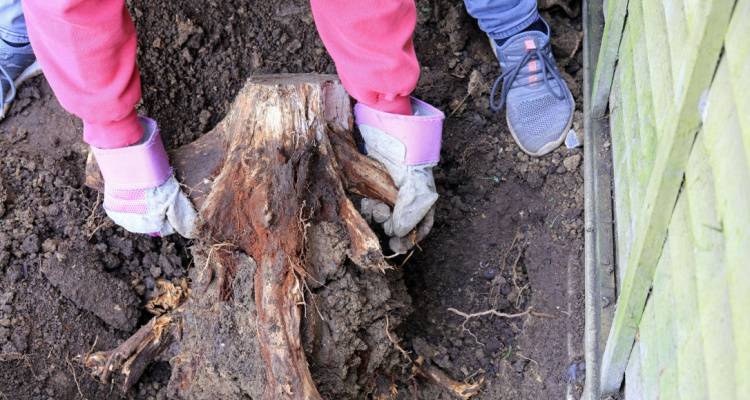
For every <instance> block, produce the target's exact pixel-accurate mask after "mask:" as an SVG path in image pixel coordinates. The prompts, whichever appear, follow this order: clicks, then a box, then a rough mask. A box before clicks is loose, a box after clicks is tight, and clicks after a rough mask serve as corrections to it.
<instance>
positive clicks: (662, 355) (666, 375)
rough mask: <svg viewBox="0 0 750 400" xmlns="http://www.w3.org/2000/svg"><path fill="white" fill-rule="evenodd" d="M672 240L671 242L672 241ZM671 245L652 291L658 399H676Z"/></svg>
mask: <svg viewBox="0 0 750 400" xmlns="http://www.w3.org/2000/svg"><path fill="white" fill-rule="evenodd" d="M670 240H671V239H670ZM669 247H670V246H667V247H666V248H665V250H664V251H663V252H662V255H661V258H660V259H659V264H658V265H657V266H656V271H655V272H654V285H653V289H652V290H651V300H650V301H651V302H652V303H653V308H654V317H655V318H656V321H655V323H654V325H655V326H656V338H655V339H654V342H655V350H656V352H657V358H658V360H659V364H658V368H657V378H656V379H658V381H659V394H658V396H657V398H661V399H676V398H678V393H677V361H676V346H675V329H678V328H679V327H675V326H674V325H675V324H674V307H675V304H674V295H673V291H672V274H673V269H672V264H673V259H674V258H673V257H672V256H671V254H670V251H669Z"/></svg>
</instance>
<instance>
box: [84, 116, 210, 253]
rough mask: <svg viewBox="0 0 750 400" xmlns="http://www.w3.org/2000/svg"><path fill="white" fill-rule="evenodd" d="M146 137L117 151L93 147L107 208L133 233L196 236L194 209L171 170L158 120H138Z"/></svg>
mask: <svg viewBox="0 0 750 400" xmlns="http://www.w3.org/2000/svg"><path fill="white" fill-rule="evenodd" d="M140 121H141V125H143V128H144V133H143V139H142V140H141V141H140V142H138V143H136V144H134V145H131V146H128V147H123V148H119V149H98V148H95V147H92V148H91V150H92V152H93V153H94V157H95V158H96V162H97V164H98V165H99V169H100V170H101V173H102V177H103V178H104V211H105V212H106V213H107V215H108V216H109V217H110V218H111V219H112V221H114V222H115V223H116V224H117V225H120V226H121V227H123V228H125V229H126V230H128V231H130V232H134V233H145V234H150V235H152V236H166V235H170V234H172V233H174V232H175V231H177V232H178V233H179V234H180V235H182V236H184V237H187V238H192V237H193V229H194V227H195V221H196V218H197V215H196V212H195V209H194V208H193V205H192V204H191V203H190V200H189V199H188V198H187V196H185V194H184V193H183V192H182V190H181V189H180V184H179V183H178V182H177V180H176V179H175V178H174V175H173V174H172V168H171V167H170V166H169V160H168V158H167V152H166V151H165V150H164V145H163V144H162V141H161V136H160V135H159V128H158V127H157V125H156V121H154V120H152V119H149V118H144V117H141V118H140Z"/></svg>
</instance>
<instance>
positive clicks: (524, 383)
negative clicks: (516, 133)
mask: <svg viewBox="0 0 750 400" xmlns="http://www.w3.org/2000/svg"><path fill="white" fill-rule="evenodd" d="M251 3H257V4H251ZM547 3H550V2H547ZM552 3H554V2H552ZM566 3H567V2H566ZM418 9H419V16H418V28H417V32H416V47H417V52H418V54H419V57H420V61H421V62H422V77H421V80H420V82H419V85H418V87H417V91H416V95H417V96H418V97H420V98H423V99H425V100H427V101H429V102H431V103H432V104H435V105H436V106H438V107H440V108H441V109H443V110H444V111H446V115H450V116H449V118H448V119H447V121H446V131H445V138H444V147H443V158H442V163H441V166H440V167H439V168H438V169H437V171H436V180H437V184H438V190H439V191H440V194H441V196H442V197H441V200H440V201H439V203H438V204H439V206H438V212H437V215H436V226H435V229H434V230H433V232H432V234H431V236H430V237H429V238H428V240H427V241H426V242H425V243H424V245H423V246H422V251H419V252H416V253H415V254H414V255H413V257H411V258H409V259H408V260H406V262H405V264H404V265H403V267H402V270H403V279H404V280H405V282H406V285H407V287H408V291H409V296H410V297H411V302H412V306H413V310H415V311H414V312H412V313H411V314H410V315H406V316H403V317H404V318H403V320H404V322H403V323H402V324H401V325H400V326H398V327H397V328H396V329H395V331H396V333H397V334H398V336H399V337H401V338H402V344H403V346H404V347H405V348H406V350H407V351H410V352H413V351H414V348H415V347H417V348H418V350H419V351H420V353H423V354H424V353H429V354H428V356H429V357H430V359H431V360H432V362H433V363H434V364H435V365H437V366H439V367H440V368H442V369H443V370H444V371H446V372H447V373H448V374H449V375H451V376H452V377H453V378H455V379H457V380H460V381H467V382H475V381H478V380H479V379H481V378H482V377H484V383H483V385H482V392H481V394H480V395H479V396H478V397H477V398H480V399H560V398H564V397H565V396H566V395H567V394H571V395H572V394H575V393H576V392H578V391H579V390H580V384H581V383H582V377H583V374H584V366H583V364H582V363H581V360H582V355H583V353H582V344H581V343H582V335H583V287H582V281H583V255H582V250H583V189H582V174H581V171H582V167H581V156H582V153H581V151H580V150H569V149H566V148H564V147H563V148H561V149H559V150H557V151H555V152H554V153H553V154H551V155H549V156H546V157H543V158H541V159H533V158H529V157H527V156H526V155H524V154H523V153H521V152H520V151H519V150H518V148H517V147H516V146H515V144H514V143H513V141H512V139H511V137H510V135H509V133H508V132H507V128H506V127H505V123H504V118H503V116H502V115H500V114H493V113H491V112H489V110H488V101H487V88H488V86H489V84H490V83H491V79H493V78H494V77H495V76H496V75H497V74H498V72H499V71H498V67H497V65H496V62H495V60H494V58H493V56H492V53H491V51H490V49H489V48H488V45H487V40H486V38H485V37H484V36H483V35H482V33H481V32H480V31H479V30H478V29H477V28H476V25H475V23H474V21H473V20H472V19H471V18H470V17H468V16H467V15H466V13H465V11H464V10H463V5H462V4H461V2H450V1H447V0H435V1H418ZM131 11H132V13H133V15H134V18H135V20H136V24H137V27H138V32H139V35H140V36H139V44H140V50H139V51H140V52H139V64H140V67H141V71H142V74H143V87H144V89H143V92H144V100H143V102H142V104H141V106H140V107H141V111H142V112H144V113H147V114H149V115H150V116H152V117H154V118H156V119H157V120H159V121H160V124H161V126H162V129H163V132H164V136H165V137H166V141H167V143H168V146H177V145H181V144H185V143H187V142H190V141H192V140H194V139H195V138H196V137H198V136H199V135H200V134H201V133H203V132H206V131H207V130H209V129H210V128H211V127H212V126H213V125H214V124H215V123H217V122H218V121H219V120H220V119H221V118H222V117H223V115H224V113H225V112H226V109H227V107H228V105H229V103H230V102H231V100H232V98H233V96H234V94H235V92H236V91H237V90H238V89H239V88H240V86H241V85H242V84H243V83H244V81H245V78H246V77H247V76H249V75H250V74H255V73H271V72H274V73H275V72H335V70H334V67H333V63H332V62H331V61H330V59H329V57H328V56H327V54H326V52H325V50H324V48H323V46H322V43H321V42H320V40H319V39H318V37H317V34H316V32H315V27H314V24H313V22H312V18H311V16H310V13H309V7H308V5H307V3H306V2H305V1H302V0H296V1H284V2H249V1H239V0H234V1H224V2H216V1H208V2H206V1H196V0H183V1H162V0H159V1H145V0H134V1H133V2H132V3H131ZM546 15H547V18H548V21H550V22H551V25H552V27H553V30H554V32H555V36H554V38H553V45H554V50H555V54H556V56H557V58H558V60H559V62H560V64H561V65H562V66H563V69H564V71H565V72H566V74H565V75H566V79H567V80H568V82H569V84H570V86H571V90H572V91H573V94H574V96H576V98H577V99H581V89H580V88H581V85H580V76H581V74H580V69H581V54H580V52H579V51H578V47H579V42H580V38H581V35H580V18H577V17H573V18H571V17H569V16H568V15H567V14H566V13H565V12H564V11H563V9H561V8H559V7H553V8H551V9H550V10H549V12H548V13H547V14H546ZM579 105H580V100H579ZM579 108H580V107H579ZM578 120H580V119H578ZM576 129H577V130H578V131H579V133H580V131H581V127H580V126H576ZM0 130H1V131H2V132H1V134H0V398H9V399H74V398H80V397H85V398H88V399H104V398H108V399H109V398H114V399H116V398H122V397H130V398H136V399H162V398H166V397H167V393H168V391H167V385H166V384H167V381H168V380H169V376H170V373H171V371H170V365H169V364H168V363H167V362H159V363H157V364H155V365H153V366H152V367H151V368H150V369H149V370H148V371H147V373H146V375H145V376H144V378H143V379H142V380H141V382H140V383H139V384H138V386H137V387H136V388H135V389H134V390H133V392H132V393H130V394H128V395H127V396H124V395H122V394H121V392H120V391H119V389H118V388H117V387H111V386H108V385H102V384H100V383H98V382H96V381H94V380H93V379H92V378H91V377H89V376H88V375H87V373H86V372H85V371H84V370H83V369H82V367H81V365H80V362H79V361H78V360H77V359H76V358H75V357H76V355H80V354H85V353H87V352H89V351H91V350H92V349H97V350H101V349H108V348H112V347H113V346H115V345H116V344H117V343H119V342H120V341H121V340H123V339H124V338H126V337H128V336H129V334H131V333H132V332H133V331H134V329H135V328H136V327H137V326H138V325H140V324H141V323H143V322H144V321H145V320H146V318H147V315H146V314H145V312H144V311H143V308H142V305H143V304H144V303H145V301H147V299H148V298H149V296H150V295H152V294H153V287H154V281H155V279H156V278H166V279H177V278H181V277H183V276H186V275H187V274H188V270H189V269H190V268H191V267H192V259H191V257H190V255H189V251H188V250H187V247H188V246H189V245H190V243H188V242H187V241H184V240H182V239H180V238H177V237H170V238H166V239H152V238H146V237H142V236H138V235H132V234H129V233H127V232H125V231H123V230H122V229H120V228H118V227H115V226H113V225H112V224H111V223H110V222H109V221H108V220H107V219H106V217H105V216H104V214H103V212H102V211H101V207H100V199H99V197H98V196H97V194H96V193H94V192H92V191H91V190H89V189H86V188H84V187H83V186H82V179H81V178H82V175H83V163H84V160H85V154H86V147H85V146H84V145H83V144H82V143H80V139H79V138H80V124H79V123H78V122H77V121H76V120H75V118H73V117H71V116H69V115H67V114H66V113H65V112H64V111H62V110H61V109H60V107H59V105H58V104H57V102H56V101H55V100H54V97H53V95H52V93H51V91H50V89H49V87H48V85H47V84H46V82H45V81H44V80H43V78H38V79H36V80H34V81H33V82H32V83H31V84H29V85H26V86H25V87H24V88H23V89H22V91H21V93H20V95H19V100H18V101H17V102H16V104H15V106H14V107H13V109H12V115H11V117H9V118H8V119H7V120H6V121H5V122H3V123H2V124H0ZM402 261H404V260H398V262H402ZM238 279H239V278H238ZM388 279H391V280H393V279H402V277H401V274H400V273H396V274H394V275H390V276H389V277H388ZM448 308H454V309H457V310H459V311H462V312H467V313H472V312H480V311H484V310H487V309H496V310H498V311H500V312H505V313H518V312H523V311H525V310H527V309H529V308H532V310H533V311H534V312H536V314H535V315H533V316H526V317H522V318H514V319H506V318H499V317H493V316H483V317H479V318H475V319H472V320H471V321H470V322H468V323H467V324H466V325H465V327H466V328H468V330H463V329H462V322H463V318H462V317H459V316H458V315H456V314H454V313H452V312H450V311H448ZM183 350H184V349H183ZM342 351H343V350H342ZM347 351H348V350H347ZM412 355H413V354H412ZM316 376H317V377H321V378H320V379H328V378H325V374H318V375H316ZM399 389H400V395H399V397H400V398H405V399H411V398H420V399H443V398H444V399H448V398H451V397H450V396H449V395H448V394H447V393H445V392H443V391H442V390H441V389H439V388H437V387H435V386H432V385H430V384H429V383H427V382H426V381H424V380H422V379H419V378H418V379H416V380H415V381H413V382H411V383H409V382H406V383H404V384H402V385H401V386H400V387H399ZM568 391H571V393H568Z"/></svg>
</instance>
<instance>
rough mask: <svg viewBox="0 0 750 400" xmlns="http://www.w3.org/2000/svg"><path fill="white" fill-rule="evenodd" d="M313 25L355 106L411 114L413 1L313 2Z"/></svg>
mask: <svg viewBox="0 0 750 400" xmlns="http://www.w3.org/2000/svg"><path fill="white" fill-rule="evenodd" d="M310 3H311V5H312V11H313V16H314V17H315V24H316V26H317V28H318V33H319V34H320V37H321V39H322V40H323V43H324V44H325V46H326V49H328V53H330V54H331V57H332V58H333V61H334V62H335V63H336V69H337V71H338V74H339V77H340V78H341V82H342V83H343V84H344V87H345V88H346V90H347V91H348V92H349V94H350V95H351V96H352V97H354V98H355V99H357V100H358V101H359V102H361V103H363V104H365V105H367V106H370V107H372V108H375V109H377V110H380V111H384V112H389V113H397V114H411V105H410V103H409V95H410V94H411V92H412V91H413V90H414V87H415V86H416V85H417V80H418V79H419V62H418V61H417V56H416V54H415V53H414V44H413V43H412V34H413V33H414V27H415V25H416V21H417V16H416V6H415V4H414V0H311V1H310Z"/></svg>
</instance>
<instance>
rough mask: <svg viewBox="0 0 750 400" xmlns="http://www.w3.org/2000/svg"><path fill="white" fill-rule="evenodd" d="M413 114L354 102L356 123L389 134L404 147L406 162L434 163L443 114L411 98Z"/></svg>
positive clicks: (437, 150) (438, 152)
mask: <svg viewBox="0 0 750 400" xmlns="http://www.w3.org/2000/svg"><path fill="white" fill-rule="evenodd" d="M411 106H412V109H413V110H414V115H399V114H389V113H386V112H383V111H378V110H376V109H374V108H372V107H368V106H366V105H364V104H362V103H357V105H355V106H354V118H355V121H356V123H357V125H368V126H371V127H373V128H377V129H379V130H380V131H382V132H385V133H386V134H387V135H389V136H392V137H394V138H396V139H398V141H400V142H401V143H403V144H404V147H406V157H405V160H404V163H405V164H406V165H421V164H435V163H437V162H438V161H439V160H440V142H441V140H442V137H443V120H444V119H445V115H444V114H443V112H442V111H440V110H438V109H437V108H435V107H433V106H431V105H429V104H427V103H425V102H424V101H421V100H418V99H415V98H414V97H412V98H411Z"/></svg>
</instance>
